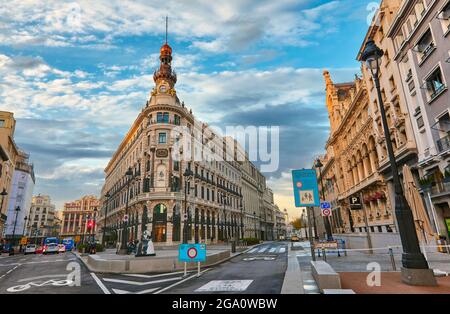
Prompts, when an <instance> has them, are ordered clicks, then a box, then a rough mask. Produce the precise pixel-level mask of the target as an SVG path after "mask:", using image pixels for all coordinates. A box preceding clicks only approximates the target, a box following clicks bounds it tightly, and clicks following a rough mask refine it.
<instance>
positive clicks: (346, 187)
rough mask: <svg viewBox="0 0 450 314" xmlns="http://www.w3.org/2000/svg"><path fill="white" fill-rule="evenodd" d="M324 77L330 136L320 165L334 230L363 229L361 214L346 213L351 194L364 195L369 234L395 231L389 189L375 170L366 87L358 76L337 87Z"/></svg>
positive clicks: (375, 152) (376, 160)
mask: <svg viewBox="0 0 450 314" xmlns="http://www.w3.org/2000/svg"><path fill="white" fill-rule="evenodd" d="M324 78H325V83H326V105H327V109H328V114H329V119H330V124H331V132H330V137H329V139H328V141H327V144H326V150H327V153H326V155H325V156H323V157H322V158H321V162H322V164H323V168H322V176H323V178H322V179H323V182H324V192H325V199H326V200H328V201H330V202H331V204H332V207H333V216H332V218H331V226H332V228H333V232H335V233H349V232H364V231H365V221H364V216H363V213H362V211H357V210H351V209H350V203H349V198H350V197H352V196H358V197H361V196H362V201H363V202H364V206H365V208H366V211H367V216H368V226H369V228H370V229H371V232H393V231H395V224H394V221H393V214H392V207H391V205H390V201H389V193H388V192H387V185H386V182H385V181H384V179H383V177H382V176H381V175H380V173H379V172H378V169H379V165H380V158H379V151H378V149H379V148H378V147H377V146H378V144H377V140H376V139H377V132H376V131H375V129H374V123H373V117H372V116H371V114H370V111H371V106H370V103H369V97H368V91H367V87H366V84H365V82H364V80H363V79H361V78H360V77H355V80H354V81H353V82H347V83H339V84H335V83H333V81H332V79H331V76H330V73H329V72H328V71H325V72H324Z"/></svg>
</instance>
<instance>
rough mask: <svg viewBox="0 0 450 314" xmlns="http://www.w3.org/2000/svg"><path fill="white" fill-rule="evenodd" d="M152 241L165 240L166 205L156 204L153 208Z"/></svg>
mask: <svg viewBox="0 0 450 314" xmlns="http://www.w3.org/2000/svg"><path fill="white" fill-rule="evenodd" d="M152 233H153V237H152V238H153V242H166V240H167V207H166V205H164V204H158V205H156V206H155V207H154V208H153V232H152Z"/></svg>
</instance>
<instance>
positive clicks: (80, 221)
mask: <svg viewBox="0 0 450 314" xmlns="http://www.w3.org/2000/svg"><path fill="white" fill-rule="evenodd" d="M99 211H100V201H99V199H98V198H97V197H96V196H94V195H87V196H83V197H82V198H81V199H79V200H75V201H73V202H67V203H65V204H64V209H63V211H62V217H61V218H62V225H61V230H60V236H61V237H63V238H73V239H74V240H75V241H76V242H80V241H81V242H83V243H85V242H86V241H88V240H89V239H90V238H91V237H92V236H94V235H95V234H96V232H97V223H98V214H99ZM91 226H92V227H91Z"/></svg>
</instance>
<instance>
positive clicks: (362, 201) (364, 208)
mask: <svg viewBox="0 0 450 314" xmlns="http://www.w3.org/2000/svg"><path fill="white" fill-rule="evenodd" d="M360 202H361V208H362V210H363V214H364V223H365V225H366V233H367V246H368V247H369V253H370V254H373V250H372V237H371V236H370V230H369V221H368V220H367V212H366V206H364V199H363V194H362V192H361V193H360Z"/></svg>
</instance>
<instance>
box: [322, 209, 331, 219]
mask: <svg viewBox="0 0 450 314" xmlns="http://www.w3.org/2000/svg"><path fill="white" fill-rule="evenodd" d="M322 216H323V217H329V216H331V209H330V208H323V209H322Z"/></svg>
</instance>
